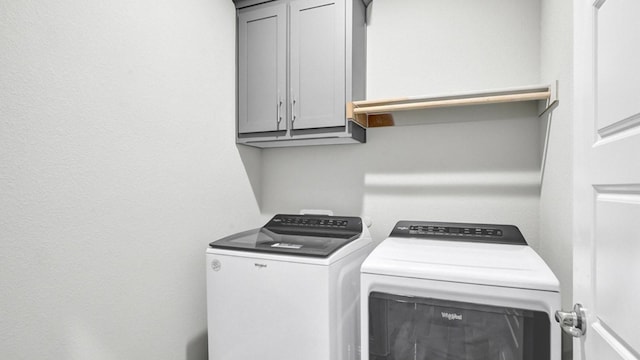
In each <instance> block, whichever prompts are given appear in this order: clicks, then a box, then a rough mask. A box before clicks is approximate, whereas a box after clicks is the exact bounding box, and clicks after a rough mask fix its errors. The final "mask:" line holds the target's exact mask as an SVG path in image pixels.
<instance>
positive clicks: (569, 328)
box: [556, 304, 587, 337]
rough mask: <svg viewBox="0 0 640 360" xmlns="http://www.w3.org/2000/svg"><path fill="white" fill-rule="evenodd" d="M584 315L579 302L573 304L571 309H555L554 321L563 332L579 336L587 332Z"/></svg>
mask: <svg viewBox="0 0 640 360" xmlns="http://www.w3.org/2000/svg"><path fill="white" fill-rule="evenodd" d="M586 320H587V318H586V316H585V313H584V308H583V307H582V305H580V304H575V305H573V311H570V312H567V311H560V310H558V311H556V321H557V322H558V323H560V327H561V328H562V330H563V331H564V332H566V333H567V334H569V335H571V336H573V337H581V336H583V335H584V334H586V332H587V323H586Z"/></svg>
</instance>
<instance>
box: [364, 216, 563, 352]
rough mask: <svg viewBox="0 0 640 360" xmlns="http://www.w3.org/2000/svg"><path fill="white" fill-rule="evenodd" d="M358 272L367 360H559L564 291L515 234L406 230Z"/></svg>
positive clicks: (436, 227) (413, 224) (455, 228)
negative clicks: (557, 318)
mask: <svg viewBox="0 0 640 360" xmlns="http://www.w3.org/2000/svg"><path fill="white" fill-rule="evenodd" d="M361 272H362V274H361V311H362V313H361V314H362V315H361V322H362V359H363V360H408V359H411V360H480V359H482V360H484V359H491V360H560V356H561V355H560V354H561V346H560V341H561V339H560V337H561V336H560V329H559V327H558V326H557V325H556V324H555V323H552V319H553V318H552V314H553V313H554V311H555V310H556V309H559V308H560V292H559V282H558V280H557V278H556V277H555V276H554V274H553V273H552V272H551V270H550V269H549V268H548V266H547V265H546V264H545V263H544V261H543V260H542V259H541V258H540V257H539V256H538V255H537V254H536V253H535V252H534V251H533V250H532V249H531V248H530V247H529V246H528V245H527V243H526V241H525V240H524V238H523V237H522V234H521V233H520V231H519V230H518V228H517V227H515V226H508V225H486V224H482V225H481V224H460V223H438V222H423V221H400V222H398V223H397V224H396V226H395V227H394V229H393V231H392V232H391V234H390V235H389V238H387V239H386V240H384V241H383V242H382V243H381V244H380V245H379V246H378V247H376V248H375V249H374V250H373V251H372V253H371V254H370V255H369V257H368V258H367V259H366V260H365V261H364V263H363V264H362V269H361ZM552 325H553V326H552Z"/></svg>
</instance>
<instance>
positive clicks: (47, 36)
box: [0, 0, 262, 360]
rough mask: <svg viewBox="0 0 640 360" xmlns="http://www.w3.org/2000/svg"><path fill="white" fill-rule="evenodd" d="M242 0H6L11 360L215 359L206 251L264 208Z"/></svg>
mask: <svg viewBox="0 0 640 360" xmlns="http://www.w3.org/2000/svg"><path fill="white" fill-rule="evenodd" d="M234 34H235V16H234V7H233V3H232V2H231V1H206V0H193V1H179V0H154V1H147V0H142V1H120V0H116V1H109V2H100V1H98V2H95V1H94V2H91V1H89V2H87V1H71V0H62V1H53V2H41V1H31V0H24V1H12V0H0V288H1V289H2V291H0V319H1V320H0V358H2V359H83V360H84V359H171V360H175V359H188V360H195V359H205V358H206V310H205V279H204V276H205V271H204V269H205V262H204V250H205V248H206V246H207V244H208V242H209V241H211V240H213V239H215V238H216V237H218V236H221V235H226V234H228V233H230V232H233V231H237V230H241V229H244V228H246V227H248V226H254V225H255V224H256V223H258V222H261V221H262V220H261V219H260V220H258V219H259V212H258V206H257V202H256V200H255V197H254V192H253V190H252V185H254V186H255V182H256V181H259V179H257V178H256V177H253V178H252V179H251V180H252V181H253V182H254V184H251V183H250V182H249V178H248V176H247V174H246V171H245V168H244V166H243V161H244V162H247V163H250V164H252V165H251V166H250V168H252V169H253V168H257V167H259V162H258V161H257V160H258V159H259V153H258V152H255V151H252V150H250V149H246V148H243V149H240V151H241V152H242V157H240V155H239V152H238V149H237V148H236V145H235V144H234V116H235V109H234V101H235V98H234V91H233V89H234V83H235V78H234V71H235V55H234V39H235V35H234Z"/></svg>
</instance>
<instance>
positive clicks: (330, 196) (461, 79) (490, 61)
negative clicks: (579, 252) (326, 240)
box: [262, 0, 540, 247]
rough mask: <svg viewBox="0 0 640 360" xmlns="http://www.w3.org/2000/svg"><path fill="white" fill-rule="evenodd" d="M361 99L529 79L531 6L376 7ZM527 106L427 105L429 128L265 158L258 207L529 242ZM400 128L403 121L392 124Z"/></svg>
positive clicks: (534, 46) (379, 228)
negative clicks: (421, 223) (447, 227)
mask: <svg viewBox="0 0 640 360" xmlns="http://www.w3.org/2000/svg"><path fill="white" fill-rule="evenodd" d="M369 15H370V17H369V20H370V22H369V26H368V29H367V31H368V44H367V46H368V49H367V51H368V53H367V61H368V69H367V71H368V74H367V79H368V84H367V92H368V95H367V97H368V98H381V97H396V96H402V95H420V94H432V93H435V94H438V93H446V92H451V91H470V90H480V89H490V88H503V87H510V86H519V85H529V84H537V83H538V82H539V76H540V73H539V69H540V28H539V26H540V3H539V1H537V0H522V1H501V0H489V1H482V2H477V1H461V0H458V1H446V2H442V1H435V0H403V1H397V0H375V1H374V2H373V3H372V4H371V8H370V12H369ZM536 111H537V109H536V108H535V106H534V105H533V104H511V105H495V106H484V107H483V106H479V107H469V108H458V109H447V110H442V109H441V110H429V111H421V112H416V113H414V114H411V115H406V116H407V117H414V118H415V117H420V118H421V120H424V121H425V122H429V123H431V125H421V126H405V127H394V128H378V129H370V130H368V132H367V136H368V141H367V144H364V145H340V146H316V147H304V148H283V149H268V150H264V151H263V154H262V156H263V173H262V176H263V183H262V184H263V196H262V201H263V203H262V204H263V207H262V208H263V211H265V212H269V213H273V212H297V211H298V210H299V209H300V208H329V209H333V210H334V211H335V212H336V213H338V214H356V215H358V214H364V215H368V216H370V217H372V219H373V224H374V225H373V227H372V229H371V230H372V235H373V236H374V239H375V240H377V241H381V240H383V239H384V238H385V237H386V235H388V233H389V231H390V230H391V228H392V226H393V225H394V224H395V222H396V221H398V220H400V219H406V220H443V221H447V220H448V221H466V222H493V223H509V224H515V225H517V226H519V227H520V229H521V230H522V231H523V233H524V235H525V237H526V238H527V240H528V241H529V242H530V243H531V244H532V245H533V246H534V247H535V246H537V242H538V216H539V213H538V212H539V180H538V178H537V176H538V169H539V165H540V151H539V150H540V147H539V146H540V144H539V138H538V133H539V131H540V122H539V121H538V119H537V118H536ZM397 120H398V121H404V120H409V119H397Z"/></svg>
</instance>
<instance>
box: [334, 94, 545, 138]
mask: <svg viewBox="0 0 640 360" xmlns="http://www.w3.org/2000/svg"><path fill="white" fill-rule="evenodd" d="M550 98H551V87H550V86H549V85H537V86H526V87H519V88H510V89H500V90H486V91H477V92H468V93H458V94H448V95H437V96H410V97H404V98H395V99H382V100H362V101H353V102H349V103H347V118H348V119H350V120H353V121H355V122H357V123H358V124H360V125H361V126H363V127H365V128H371V127H382V126H394V125H395V122H394V119H393V112H397V111H408V110H420V109H432V108H443V107H454V106H471V105H486V104H499V103H508V102H518V101H540V100H546V101H547V102H549V99H550Z"/></svg>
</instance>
